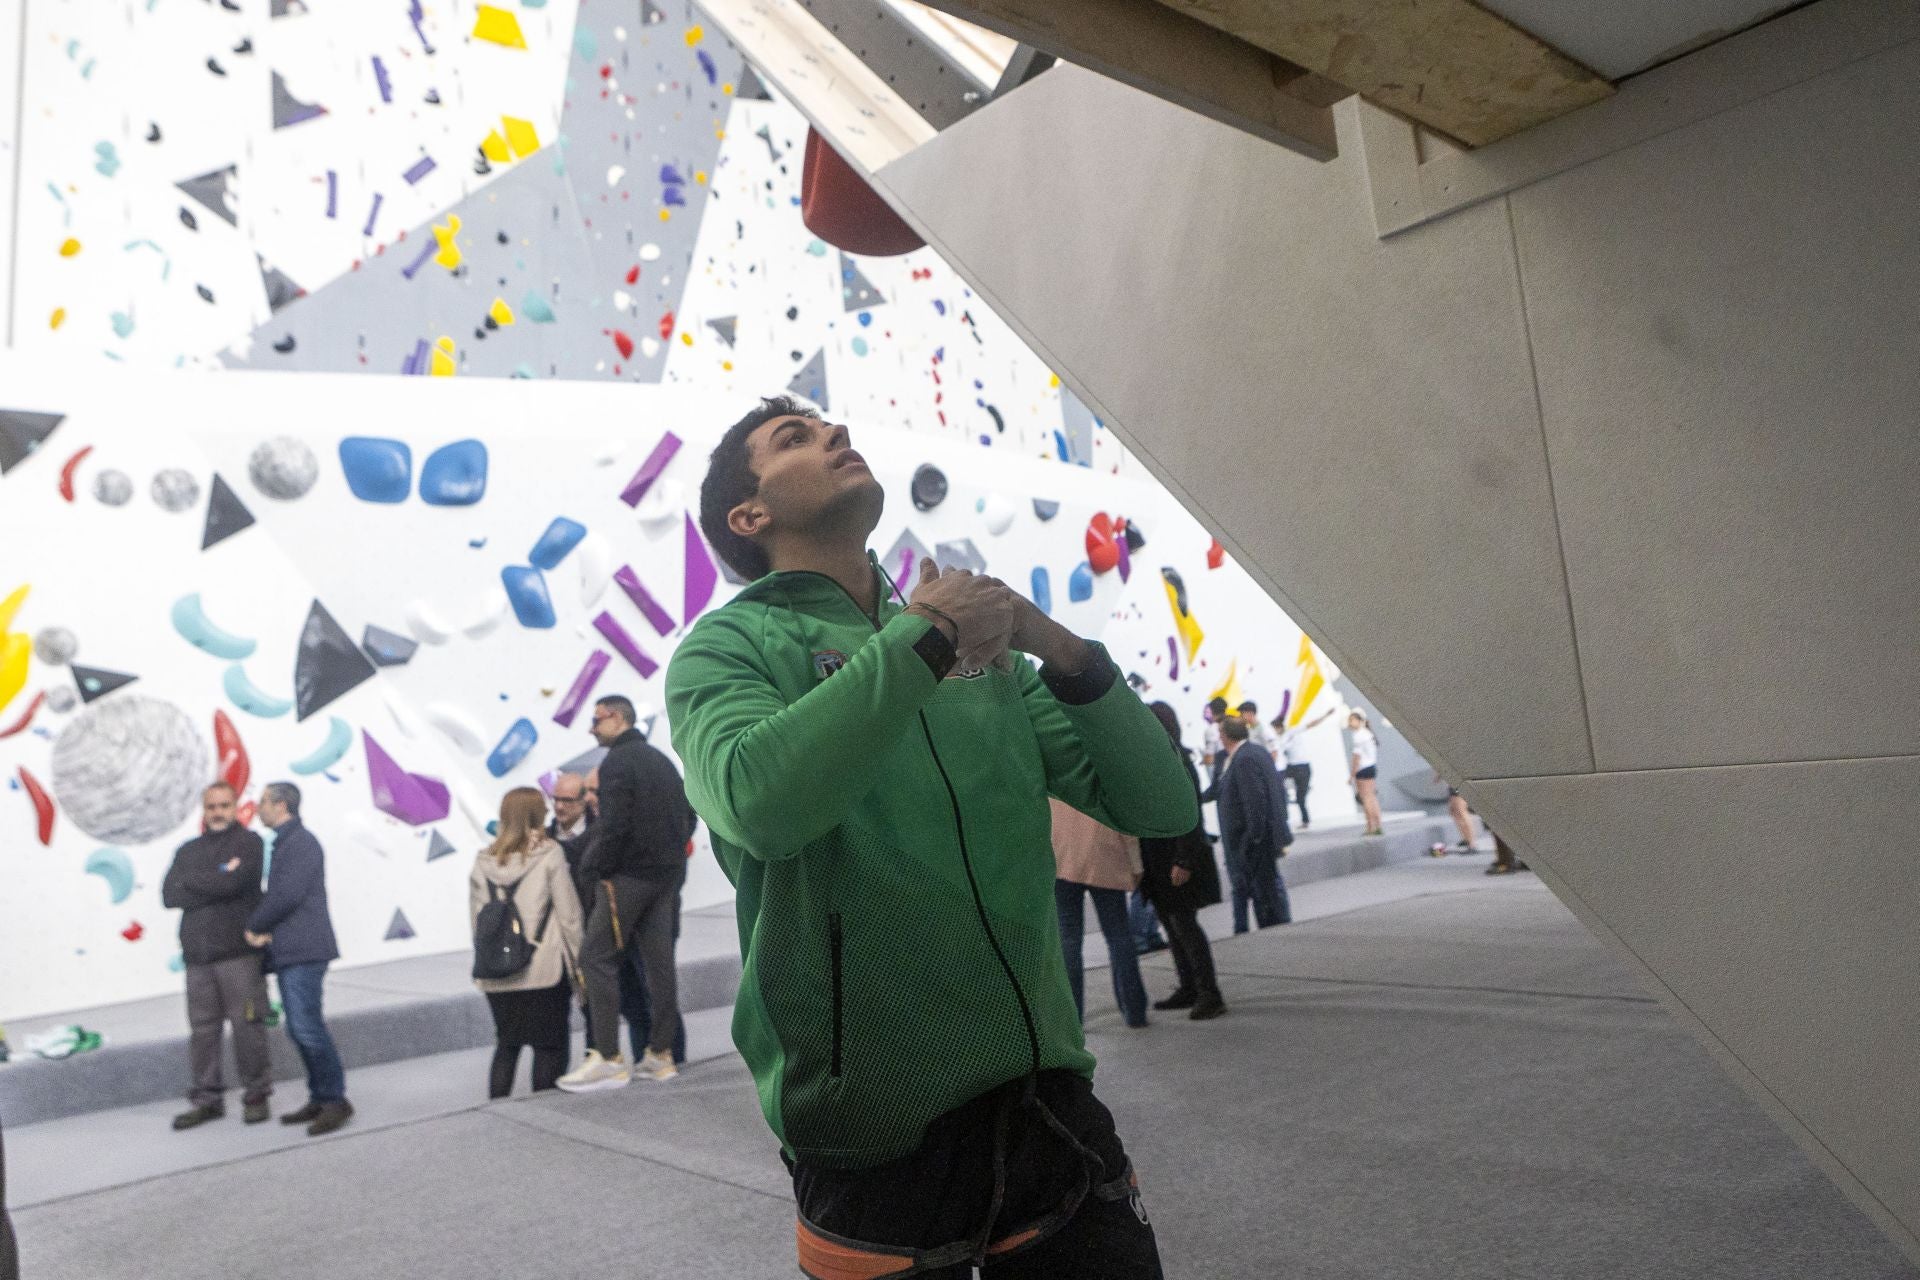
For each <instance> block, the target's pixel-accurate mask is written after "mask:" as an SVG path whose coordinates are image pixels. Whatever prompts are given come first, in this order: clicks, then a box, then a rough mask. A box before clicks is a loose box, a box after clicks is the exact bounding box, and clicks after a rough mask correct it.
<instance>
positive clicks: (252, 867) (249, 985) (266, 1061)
mask: <svg viewBox="0 0 1920 1280" xmlns="http://www.w3.org/2000/svg"><path fill="white" fill-rule="evenodd" d="M235 799H236V797H235V795H234V790H233V788H232V787H231V786H229V785H227V784H226V783H224V782H216V783H214V784H213V785H212V786H210V787H208V788H207V789H206V790H205V791H203V792H201V793H200V818H201V828H202V830H201V833H200V834H199V835H197V836H195V837H194V838H193V839H191V840H189V841H187V842H186V843H185V844H183V845H181V846H180V848H179V849H178V850H176V851H175V853H174V855H173V865H172V866H170V867H168V868H167V878H166V880H165V881H164V882H163V883H162V884H161V888H160V901H161V903H162V904H164V905H165V906H168V907H171V908H173V909H175V910H177V911H179V912H180V913H181V915H180V955H181V958H182V959H183V960H185V961H186V967H187V1024H188V1026H190V1027H191V1028H192V1035H191V1036H190V1037H189V1039H188V1041H187V1054H188V1057H189V1059H190V1060H191V1062H192V1066H193V1091H192V1092H191V1093H190V1094H188V1096H187V1101H188V1103H189V1104H190V1107H189V1109H188V1110H186V1111H183V1112H181V1113H180V1114H179V1115H177V1116H175V1117H174V1118H173V1127H174V1128H175V1129H191V1128H193V1127H194V1126H195V1125H200V1124H205V1123H206V1122H207V1121H209V1120H218V1119H219V1118H220V1117H221V1116H223V1115H225V1114H226V1113H227V1105H226V1092H227V1086H226V1082H225V1080H224V1079H223V1078H222V1075H221V1065H220V1041H221V1038H222V1032H223V1029H224V1028H225V1027H226V1026H227V1025H228V1024H231V1025H232V1027H233V1059H234V1065H235V1066H237V1067H238V1068H239V1070H240V1088H241V1095H240V1101H241V1105H242V1106H243V1107H244V1108H245V1110H244V1112H243V1114H244V1117H245V1119H246V1122H247V1123H248V1124H259V1123H260V1122H261V1121H263V1120H265V1119H267V1118H268V1116H269V1115H270V1114H271V1113H270V1112H269V1111H268V1109H267V1098H268V1097H269V1096H270V1095H271V1094H272V1093H273V1064H272V1061H271V1060H270V1058H269V1057H268V1054H267V977H266V974H265V973H264V972H262V971H261V968H260V953H259V952H258V951H256V950H254V949H253V948H252V947H251V946H249V945H248V944H247V920H248V917H249V916H251V915H252V914H253V909H254V908H255V907H256V906H258V905H259V903H260V896H261V894H260V877H261V875H262V873H263V871H264V858H263V850H264V848H265V845H264V844H263V843H262V841H261V839H260V837H259V836H257V835H255V834H254V833H253V832H251V831H249V830H247V829H246V828H245V827H243V826H241V825H240V824H239V823H238V822H236V821H234V802H235Z"/></svg>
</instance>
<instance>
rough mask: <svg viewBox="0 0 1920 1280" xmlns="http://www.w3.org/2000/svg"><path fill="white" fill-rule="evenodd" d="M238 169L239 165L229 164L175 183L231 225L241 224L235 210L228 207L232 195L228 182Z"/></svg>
mask: <svg viewBox="0 0 1920 1280" xmlns="http://www.w3.org/2000/svg"><path fill="white" fill-rule="evenodd" d="M238 171H239V170H238V167H237V166H235V165H228V166H227V167H226V168H224V169H210V170H208V171H207V172H206V173H203V174H201V175H200V176H199V177H197V178H188V179H187V180H186V181H185V182H176V183H174V184H173V185H174V186H176V187H178V188H180V190H182V191H184V192H186V193H187V194H188V195H190V196H192V197H193V198H194V199H195V200H198V201H199V202H200V203H201V204H203V205H205V206H206V207H207V208H208V209H211V210H212V211H213V212H215V213H217V214H219V215H220V216H221V217H223V218H225V219H226V220H227V222H228V224H229V225H231V226H239V225H240V224H239V222H238V220H236V219H235V217H234V210H232V209H230V208H228V207H227V203H228V200H229V198H230V195H231V192H230V190H229V188H228V186H227V184H228V182H229V181H230V180H231V179H232V178H233V176H234V174H235V173H237V172H238Z"/></svg>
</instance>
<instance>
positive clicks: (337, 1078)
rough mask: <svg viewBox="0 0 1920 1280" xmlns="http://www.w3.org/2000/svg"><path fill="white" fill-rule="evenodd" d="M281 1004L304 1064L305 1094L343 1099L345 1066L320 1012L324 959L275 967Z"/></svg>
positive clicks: (320, 1098)
mask: <svg viewBox="0 0 1920 1280" xmlns="http://www.w3.org/2000/svg"><path fill="white" fill-rule="evenodd" d="M278 977H279V980H280V1005H281V1008H282V1010H283V1011H284V1012H285V1013H286V1015H287V1035H288V1036H290V1037H292V1039H293V1047H294V1048H296V1049H298V1050H299V1051H300V1061H301V1062H302V1063H304V1064H305V1065H306V1068H307V1098H308V1100H309V1101H312V1102H318V1103H327V1102H344V1101H346V1097H347V1070H346V1068H345V1067H344V1066H342V1065H341V1063H340V1051H339V1050H338V1049H336V1048H334V1045H333V1035H332V1034H331V1033H330V1032H329V1031H328V1030H327V1020H326V1016H325V1015H324V1014H323V1013H322V1012H321V1008H320V993H321V989H322V987H323V986H324V985H325V984H326V980H327V962H326V961H325V960H320V961H316V962H315V963H313V964H293V965H287V966H285V967H283V968H281V969H280V970H278Z"/></svg>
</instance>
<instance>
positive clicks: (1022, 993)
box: [822, 551, 1040, 1075]
mask: <svg viewBox="0 0 1920 1280" xmlns="http://www.w3.org/2000/svg"><path fill="white" fill-rule="evenodd" d="M867 563H868V564H869V565H871V566H872V568H873V571H874V573H875V574H877V575H878V576H879V577H880V579H881V580H882V581H884V582H886V583H887V584H888V586H889V587H890V588H892V591H893V594H894V595H896V596H898V595H899V594H900V589H899V587H897V586H895V585H894V583H893V579H891V578H889V577H887V574H886V571H885V570H884V569H882V568H881V567H880V562H879V561H878V560H876V559H875V558H874V555H873V552H871V551H869V552H867ZM822 576H824V575H822ZM832 581H833V582H834V585H835V586H838V587H840V590H841V591H842V592H843V593H845V594H846V596H847V600H848V602H849V603H850V604H852V605H853V607H854V608H855V609H860V602H859V601H857V600H855V599H854V598H853V594H852V593H851V592H848V591H847V589H846V587H845V586H843V585H842V584H841V583H840V582H839V581H838V580H837V579H835V580H832ZM884 599H885V596H884V595H876V597H875V600H874V606H873V609H874V611H873V613H871V614H869V613H867V612H866V610H864V609H860V614H861V616H862V617H864V618H866V620H867V623H868V625H870V626H871V627H872V628H873V630H874V634H875V635H878V634H879V633H880V618H879V613H880V603H881V601H882V600H884ZM916 714H918V716H919V718H920V732H921V734H922V735H924V736H925V738H926V740H927V754H928V755H930V756H932V757H933V767H934V768H935V769H936V770H938V771H939V774H940V782H941V784H942V785H944V786H945V787H946V789H947V803H948V805H949V806H951V808H952V810H953V834H954V837H955V838H956V839H957V840H958V841H959V844H960V866H961V868H962V869H963V870H964V871H965V872H966V873H967V888H969V889H970V890H972V891H973V909H974V912H975V913H976V914H977V915H978V916H979V917H980V929H981V932H983V933H985V934H986V935H987V945H988V946H990V947H992V948H993V957H994V959H996V960H998V961H999V962H1000V971H1001V972H1002V973H1004V974H1006V975H1007V985H1008V986H1010V987H1012V988H1013V998H1014V1000H1015V1002H1016V1003H1018V1004H1019V1006H1020V1020H1021V1022H1022V1023H1023V1024H1024V1025H1025V1027H1026V1030H1027V1050H1028V1052H1029V1054H1030V1055H1031V1057H1032V1062H1033V1069H1032V1074H1034V1075H1039V1074H1040V1032H1039V1030H1038V1029H1037V1028H1036V1027H1035V1026H1034V1022H1033V1007H1032V1006H1031V1005H1030V1004H1028V1002H1027V993H1026V990H1025V988H1023V987H1022V986H1021V985H1020V979H1019V978H1018V977H1017V976H1015V974H1014V972H1013V965H1012V963H1011V962H1009V961H1008V959H1007V953H1006V951H1005V950H1003V949H1002V948H1001V946H1000V939H999V938H998V937H997V936H996V935H995V934H994V932H993V922H992V921H991V920H989V919H988V918H987V905H986V901H985V899H983V898H982V897H981V896H980V881H979V879H978V878H977V877H976V876H975V875H974V873H973V854H972V852H971V851H970V850H968V848H967V830H966V824H965V823H964V822H962V821H961V817H960V796H959V794H958V793H957V792H955V791H954V789H953V779H952V778H950V777H948V776H947V766H946V765H945V764H943V763H942V762H941V760H940V752H939V750H938V748H936V747H935V746H934V745H933V726H932V725H931V724H929V723H928V721H927V713H926V712H925V711H921V712H918V713H916ZM836 954H837V949H836ZM836 972H837V970H836ZM837 994H838V992H837V983H836V997H837ZM838 1021H839V1020H838V1017H837V1016H836V1018H835V1025H836V1028H837V1026H838ZM834 1050H835V1052H834V1066H835V1074H838V1067H839V1060H840V1057H839V1040H838V1037H837V1035H836V1038H835V1042H834Z"/></svg>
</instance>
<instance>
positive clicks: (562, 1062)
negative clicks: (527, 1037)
mask: <svg viewBox="0 0 1920 1280" xmlns="http://www.w3.org/2000/svg"><path fill="white" fill-rule="evenodd" d="M520 1049H521V1046H519V1045H517V1044H496V1045H494V1046H493V1063H492V1065H491V1066H489V1067H488V1068H487V1096H488V1097H489V1098H504V1097H506V1096H507V1095H508V1094H510V1093H512V1092H513V1076H514V1073H515V1072H516V1071H518V1070H520ZM569 1054H570V1051H569V1050H568V1049H565V1048H560V1049H541V1048H535V1049H534V1051H533V1091H534V1092H535V1093H540V1092H541V1091H543V1090H546V1089H551V1088H553V1087H554V1086H555V1084H556V1083H557V1082H558V1081H559V1079H560V1077H561V1076H563V1075H565V1074H567V1058H568V1057H569Z"/></svg>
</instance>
